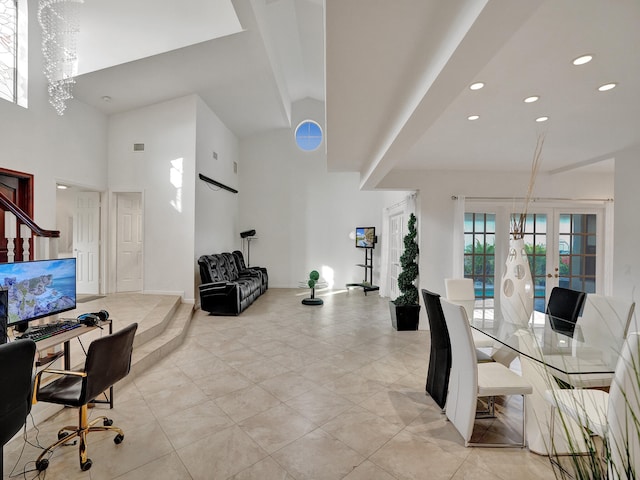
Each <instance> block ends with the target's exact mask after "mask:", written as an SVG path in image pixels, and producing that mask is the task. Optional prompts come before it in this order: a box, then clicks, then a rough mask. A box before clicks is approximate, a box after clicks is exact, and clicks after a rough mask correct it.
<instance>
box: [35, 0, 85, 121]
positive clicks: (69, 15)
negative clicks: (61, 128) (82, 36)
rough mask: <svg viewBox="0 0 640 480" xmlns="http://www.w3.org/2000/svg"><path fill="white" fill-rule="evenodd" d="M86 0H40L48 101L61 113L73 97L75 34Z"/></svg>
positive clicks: (76, 61) (75, 65)
mask: <svg viewBox="0 0 640 480" xmlns="http://www.w3.org/2000/svg"><path fill="white" fill-rule="evenodd" d="M81 3H84V0H40V2H39V4H38V22H39V23H40V27H41V29H42V55H43V56H44V75H45V77H47V81H48V82H49V86H48V90H49V103H50V104H51V105H52V106H53V108H54V109H55V111H56V112H57V114H58V115H62V114H63V113H64V110H65V109H66V108H67V106H66V104H65V102H66V101H67V100H70V99H71V98H73V95H72V93H71V88H72V86H73V84H74V83H76V82H75V79H74V77H75V75H76V74H77V70H78V57H77V54H76V37H77V34H78V30H79V27H78V10H79V4H81Z"/></svg>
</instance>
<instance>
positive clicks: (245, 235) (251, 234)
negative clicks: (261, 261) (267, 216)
mask: <svg viewBox="0 0 640 480" xmlns="http://www.w3.org/2000/svg"><path fill="white" fill-rule="evenodd" d="M255 235H256V231H255V230H253V229H251V230H245V231H244V232H240V238H242V243H243V245H242V246H243V250H244V241H245V240H246V241H247V267H250V266H251V240H253V239H254V238H256V236H255Z"/></svg>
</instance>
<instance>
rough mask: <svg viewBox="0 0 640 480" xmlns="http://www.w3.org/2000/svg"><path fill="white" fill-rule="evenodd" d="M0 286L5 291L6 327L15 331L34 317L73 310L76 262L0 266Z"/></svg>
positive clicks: (24, 263) (41, 261)
mask: <svg viewBox="0 0 640 480" xmlns="http://www.w3.org/2000/svg"><path fill="white" fill-rule="evenodd" d="M0 287H3V288H6V289H7V290H8V294H9V295H8V307H7V313H8V318H7V320H8V321H7V324H8V325H14V326H17V327H18V328H20V327H24V326H26V324H27V322H29V321H31V320H35V319H37V318H42V317H47V316H49V315H55V314H57V313H62V312H66V311H67V310H73V309H74V308H76V259H75V258H58V259H55V260H37V261H33V262H16V263H2V264H0Z"/></svg>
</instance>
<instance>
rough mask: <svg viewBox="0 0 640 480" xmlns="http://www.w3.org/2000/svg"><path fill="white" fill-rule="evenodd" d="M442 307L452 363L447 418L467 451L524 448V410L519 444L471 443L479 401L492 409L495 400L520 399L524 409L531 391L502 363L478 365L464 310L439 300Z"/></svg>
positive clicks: (524, 382)
mask: <svg viewBox="0 0 640 480" xmlns="http://www.w3.org/2000/svg"><path fill="white" fill-rule="evenodd" d="M441 304H442V311H443V313H444V317H445V322H446V324H447V329H448V331H449V338H450V341H451V360H452V362H451V373H450V376H449V393H448V395H447V404H446V415H447V418H448V419H449V420H450V421H451V423H452V424H453V425H454V426H455V428H456V430H458V432H459V433H460V435H462V438H463V439H464V444H465V446H467V447H468V446H485V447H497V446H512V447H524V445H525V432H526V418H525V417H526V414H525V412H526V409H524V408H523V412H522V440H521V441H520V442H519V443H515V444H514V443H502V444H499V443H480V442H471V436H472V434H473V426H474V422H475V418H476V407H477V403H478V398H483V397H485V398H487V399H488V404H489V406H490V407H491V406H492V405H493V399H494V397H497V396H508V395H521V396H522V402H523V406H524V405H525V403H526V401H525V396H526V395H529V394H530V393H531V392H532V388H531V385H530V384H529V383H528V382H527V381H526V380H524V379H523V378H522V377H520V376H519V375H517V374H516V373H515V372H512V371H511V370H509V369H508V368H507V367H505V366H504V365H502V364H501V363H495V362H492V363H478V362H477V361H476V354H475V346H474V344H473V339H472V337H471V327H470V325H469V320H468V319H467V314H466V311H465V309H464V307H462V306H460V305H455V304H453V303H451V302H449V301H447V300H442V301H441ZM490 410H492V409H491V408H490Z"/></svg>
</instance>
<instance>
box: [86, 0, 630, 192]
mask: <svg viewBox="0 0 640 480" xmlns="http://www.w3.org/2000/svg"><path fill="white" fill-rule="evenodd" d="M81 12H82V13H81V19H80V20H81V34H80V37H79V52H80V65H79V68H80V72H81V74H80V75H79V76H78V77H77V85H76V87H75V90H74V93H75V96H76V97H77V98H78V99H79V100H81V101H83V102H85V103H88V104H91V105H94V106H95V107H96V108H98V109H100V110H101V111H103V112H105V113H107V114H111V113H117V112H125V111H127V110H131V109H134V108H138V107H141V106H145V105H149V104H152V103H157V102H161V101H165V100H168V99H171V98H175V97H178V96H182V95H188V94H192V93H197V94H198V95H200V96H201V97H202V98H203V100H204V101H205V102H206V103H207V104H208V105H209V106H210V107H211V108H212V110H213V111H215V112H216V114H217V115H218V116H219V117H220V119H221V120H222V121H223V122H224V123H225V124H226V125H227V126H228V127H229V128H230V129H231V130H232V131H233V132H234V133H235V134H236V135H237V136H238V137H240V138H243V137H246V136H249V135H253V134H256V133H259V132H262V131H266V130H270V129H274V128H287V127H290V126H291V108H292V104H293V103H294V102H295V101H297V100H301V99H303V98H313V99H316V100H318V101H321V102H325V91H326V134H327V142H326V148H327V157H328V167H329V170H331V171H358V172H360V174H361V186H362V187H363V188H375V187H376V186H379V185H380V184H381V182H383V180H384V178H385V176H386V175H387V174H388V173H389V172H391V171H393V170H398V169H399V170H425V169H426V170H429V169H437V170H443V169H447V170H472V171H473V170H483V171H498V170H502V171H516V172H525V171H528V170H529V168H530V162H531V157H532V154H533V150H534V147H535V144H536V139H537V137H538V135H539V134H540V133H544V134H545V135H546V139H545V145H544V151H543V157H544V161H543V165H542V170H545V171H549V172H555V171H566V170H571V169H581V170H584V169H585V168H589V169H602V170H605V171H607V170H608V171H610V170H611V168H612V165H613V161H612V159H613V158H615V155H616V152H618V151H620V150H624V149H626V148H628V147H630V146H632V145H635V144H638V143H640V129H639V128H637V123H638V121H637V118H636V116H637V115H638V114H639V113H640V94H639V93H638V88H639V87H640V55H638V54H637V53H636V52H635V50H636V49H637V46H638V45H640V28H637V25H638V24H639V23H640V2H638V1H637V0H615V1H603V0H527V1H514V0H446V1H444V0H375V1H373V0H324V1H323V0H181V2H177V3H176V2H167V1H165V0H135V1H134V2H131V1H125V0H91V1H87V2H85V4H83V5H82V6H81ZM123 12H124V13H123ZM83 26H84V28H83ZM325 39H326V42H325ZM325 43H326V45H325ZM586 53H590V54H593V55H594V59H593V60H592V61H591V62H590V63H588V64H586V65H582V66H574V65H572V63H571V61H572V60H573V59H574V58H576V57H578V56H580V55H582V54H586ZM325 57H326V61H325ZM83 58H84V59H85V61H84V62H83ZM88 59H90V60H88ZM325 70H326V82H325ZM478 81H481V82H484V83H485V87H484V88H482V89H481V90H477V91H471V90H470V89H469V88H468V87H469V85H470V84H472V83H474V82H478ZM608 82H616V83H617V84H618V85H617V87H616V88H614V89H613V90H610V91H608V92H598V91H597V87H598V86H600V85H602V84H605V83H608ZM530 95H537V96H539V97H540V99H539V100H538V101H537V102H535V103H530V104H526V103H524V102H523V99H524V98H525V97H527V96H530ZM104 97H109V98H108V99H107V100H109V101H105V100H104ZM470 115H479V119H478V120H475V121H469V120H467V117H468V116H470ZM540 116H547V117H549V120H548V121H547V122H544V123H536V122H535V119H536V118H538V117H540Z"/></svg>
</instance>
